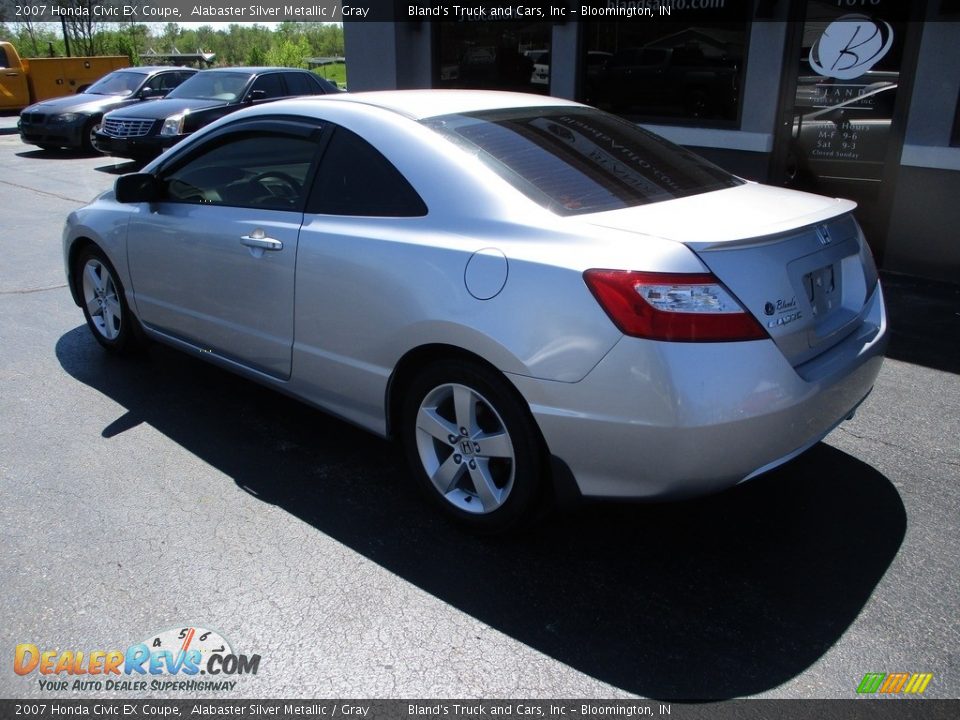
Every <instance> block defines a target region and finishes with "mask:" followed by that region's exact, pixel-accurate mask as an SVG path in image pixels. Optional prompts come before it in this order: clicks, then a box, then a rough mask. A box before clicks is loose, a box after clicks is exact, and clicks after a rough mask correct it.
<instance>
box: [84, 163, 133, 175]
mask: <svg viewBox="0 0 960 720" xmlns="http://www.w3.org/2000/svg"><path fill="white" fill-rule="evenodd" d="M144 165H146V163H144V162H140V161H138V160H122V161H120V162H116V163H113V164H112V165H101V166H100V167H96V168H94V170H96V171H97V172H102V173H107V174H108V175H126V174H127V173H135V172H140V169H141V168H142V167H143V166H144Z"/></svg>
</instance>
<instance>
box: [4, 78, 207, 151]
mask: <svg viewBox="0 0 960 720" xmlns="http://www.w3.org/2000/svg"><path fill="white" fill-rule="evenodd" d="M196 73H197V71H196V70H194V69H192V68H186V67H170V66H156V67H137V68H125V69H123V70H115V71H113V72H112V73H109V74H107V75H104V76H103V77H102V78H100V79H99V80H97V82H95V83H94V84H93V85H91V86H90V87H89V88H87V90H86V91H84V92H82V93H78V94H76V95H67V96H65V97H58V98H53V99H51V100H44V101H43V102H38V103H36V104H34V105H31V106H30V107H28V108H26V109H25V110H24V111H23V112H21V113H20V122H19V123H18V127H19V129H20V138H21V139H22V140H23V141H24V142H25V143H28V144H30V145H38V146H39V147H41V148H43V149H44V150H55V149H57V148H61V147H68V148H80V149H81V150H86V151H88V152H92V151H93V149H94V147H93V134H94V132H96V131H97V129H99V127H100V123H101V119H102V118H103V115H104V113H106V112H109V111H110V110H116V109H118V108H127V107H130V106H131V105H136V104H137V103H139V102H141V101H143V100H156V99H158V98H162V97H164V96H165V95H166V94H167V93H168V92H170V91H171V90H173V89H174V88H175V87H177V85H179V84H180V83H182V82H183V81H184V80H186V79H188V78H189V77H191V76H193V75H195V74H196Z"/></svg>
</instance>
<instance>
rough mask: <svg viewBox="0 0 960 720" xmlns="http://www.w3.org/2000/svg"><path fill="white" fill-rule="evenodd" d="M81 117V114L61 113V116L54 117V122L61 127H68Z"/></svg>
mask: <svg viewBox="0 0 960 720" xmlns="http://www.w3.org/2000/svg"><path fill="white" fill-rule="evenodd" d="M79 117H80V113H60V114H59V115H54V116H53V121H54V122H55V123H60V124H61V125H67V124H68V123H72V122H76V121H77V119H78V118H79Z"/></svg>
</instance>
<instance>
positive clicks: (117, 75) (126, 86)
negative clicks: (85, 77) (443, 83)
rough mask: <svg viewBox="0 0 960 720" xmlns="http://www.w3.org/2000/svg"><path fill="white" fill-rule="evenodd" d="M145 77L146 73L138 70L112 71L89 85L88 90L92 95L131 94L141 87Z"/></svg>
mask: <svg viewBox="0 0 960 720" xmlns="http://www.w3.org/2000/svg"><path fill="white" fill-rule="evenodd" d="M145 77H146V75H144V74H143V73H138V72H114V73H110V74H109V75H107V76H106V77H102V78H100V79H99V80H97V81H96V82H95V83H94V84H93V85H91V86H90V87H88V88H87V90H86V92H88V93H90V94H92V95H119V96H126V95H130V94H131V93H133V92H135V91H136V89H137V88H138V87H140V85H141V84H142V83H143V79H144V78H145Z"/></svg>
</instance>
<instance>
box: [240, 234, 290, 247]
mask: <svg viewBox="0 0 960 720" xmlns="http://www.w3.org/2000/svg"><path fill="white" fill-rule="evenodd" d="M240 242H241V243H242V244H244V245H246V246H247V247H252V248H260V249H261V250H273V251H276V250H283V243H282V242H280V241H279V240H274V239H273V238H269V237H267V236H266V235H264V234H263V230H254V231H253V233H251V234H250V235H242V236H241V237H240Z"/></svg>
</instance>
